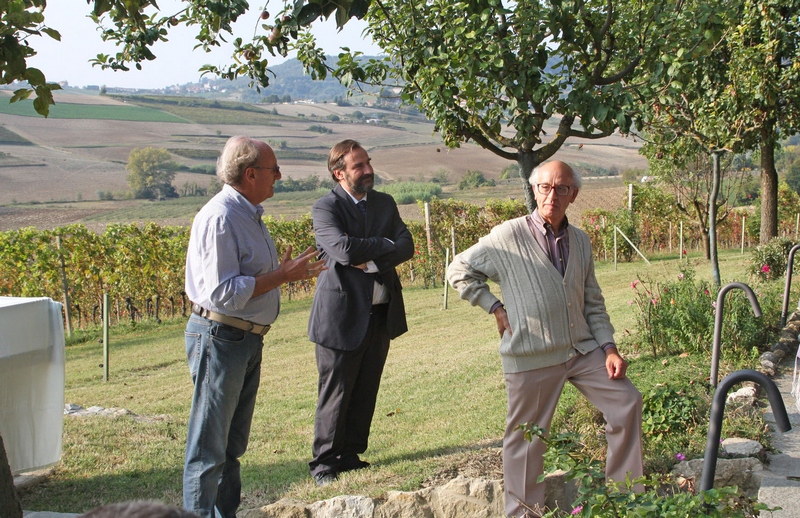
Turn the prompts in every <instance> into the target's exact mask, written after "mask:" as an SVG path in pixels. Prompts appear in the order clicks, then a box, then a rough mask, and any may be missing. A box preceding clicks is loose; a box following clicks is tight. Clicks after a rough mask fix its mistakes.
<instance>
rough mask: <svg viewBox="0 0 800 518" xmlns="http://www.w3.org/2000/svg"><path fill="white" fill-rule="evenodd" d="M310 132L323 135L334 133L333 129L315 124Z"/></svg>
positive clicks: (309, 129) (310, 128) (309, 128)
mask: <svg viewBox="0 0 800 518" xmlns="http://www.w3.org/2000/svg"><path fill="white" fill-rule="evenodd" d="M308 131H313V132H314V133H323V134H327V133H333V130H332V129H330V128H328V127H326V126H322V125H320V124H314V125H313V126H309V127H308Z"/></svg>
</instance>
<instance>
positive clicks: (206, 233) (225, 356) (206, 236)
mask: <svg viewBox="0 0 800 518" xmlns="http://www.w3.org/2000/svg"><path fill="white" fill-rule="evenodd" d="M217 176H218V177H219V179H220V180H221V181H222V183H223V184H224V185H223V188H222V191H220V192H219V193H218V194H217V195H216V196H214V197H213V198H212V199H211V200H210V201H209V202H208V203H207V204H206V205H205V206H204V207H203V208H202V209H201V210H200V212H198V213H197V216H196V217H195V219H194V223H193V225H192V233H191V236H190V238H189V250H188V252H187V256H186V294H187V295H188V296H189V299H190V300H191V301H192V302H193V304H192V316H191V317H190V319H189V322H188V324H187V325H186V333H185V334H186V355H187V358H188V361H189V370H190V372H191V375H192V381H193V383H194V394H193V396H192V410H191V413H190V415H189V426H188V428H189V429H188V434H187V440H186V462H185V465H184V471H183V505H184V507H185V508H186V509H187V510H189V511H192V512H195V513H197V514H198V515H200V516H202V517H204V518H214V517H215V516H217V517H222V518H235V516H236V509H237V508H238V507H239V503H240V501H241V476H240V468H239V457H241V456H242V455H243V454H244V452H245V450H246V449H247V441H248V438H249V436H250V423H251V421H252V418H253V410H254V408H255V401H256V393H257V392H258V385H259V380H260V377H261V349H262V347H263V344H264V335H265V334H267V331H269V329H270V326H271V325H272V323H273V322H274V321H275V319H276V318H277V317H278V312H279V310H280V286H281V284H285V283H287V282H292V281H298V280H305V279H311V278H313V277H316V276H317V275H319V273H320V272H321V271H322V270H324V269H326V267H325V266H324V263H323V262H321V261H319V262H311V261H312V259H314V258H315V257H316V255H317V252H316V250H315V249H314V247H309V248H308V249H307V250H305V251H304V252H303V253H302V254H300V255H299V256H297V257H296V258H295V259H292V258H291V253H292V249H291V247H288V249H287V250H286V253H285V254H284V255H283V257H282V258H280V260H279V258H278V254H277V251H276V249H275V243H274V242H273V240H272V238H271V237H270V235H269V232H268V231H267V228H266V226H264V222H263V221H262V219H261V216H262V214H263V213H264V209H263V208H262V207H261V205H260V204H261V202H263V201H265V200H266V199H268V198H271V197H272V195H273V194H274V193H275V190H274V185H275V182H276V181H277V180H279V179H280V178H281V171H280V168H279V167H278V162H277V159H276V157H275V153H274V152H273V151H272V149H271V148H270V147H269V146H268V145H267V144H265V143H264V142H260V141H257V140H253V139H250V138H247V137H241V136H238V137H231V138H230V139H229V140H228V142H227V143H226V144H225V147H224V149H223V150H222V154H221V155H220V157H219V160H218V161H217Z"/></svg>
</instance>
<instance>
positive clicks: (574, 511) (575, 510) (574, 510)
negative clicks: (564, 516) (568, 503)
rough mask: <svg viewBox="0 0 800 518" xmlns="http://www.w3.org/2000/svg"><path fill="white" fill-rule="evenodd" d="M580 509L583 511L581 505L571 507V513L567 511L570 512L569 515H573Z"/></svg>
mask: <svg viewBox="0 0 800 518" xmlns="http://www.w3.org/2000/svg"><path fill="white" fill-rule="evenodd" d="M581 511H583V506H582V505H579V506H578V507H576V508H575V509H573V510H572V512H571V513H569V514H571V515H573V516H575V515H576V514H579V513H580V512H581Z"/></svg>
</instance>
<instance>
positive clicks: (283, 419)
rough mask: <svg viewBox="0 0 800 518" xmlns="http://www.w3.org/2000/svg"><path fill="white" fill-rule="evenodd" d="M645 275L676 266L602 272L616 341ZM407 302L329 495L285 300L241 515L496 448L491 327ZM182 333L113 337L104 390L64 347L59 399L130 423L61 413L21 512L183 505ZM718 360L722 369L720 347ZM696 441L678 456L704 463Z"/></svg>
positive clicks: (424, 297) (95, 359) (84, 351)
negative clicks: (318, 480) (314, 461)
mask: <svg viewBox="0 0 800 518" xmlns="http://www.w3.org/2000/svg"><path fill="white" fill-rule="evenodd" d="M734 252H735V253H734ZM697 262H698V265H697V272H698V277H706V276H710V268H709V267H708V265H707V264H706V263H705V261H702V260H697ZM744 264H745V260H744V259H743V258H742V256H740V255H739V254H738V252H737V251H727V252H724V253H723V257H722V261H721V271H722V276H723V282H728V281H730V280H733V279H737V280H742V279H744V274H743V273H742V272H743V269H744ZM706 270H708V271H706ZM644 271H647V272H649V273H650V274H651V275H652V276H654V277H655V276H662V275H663V276H667V277H668V276H671V275H674V274H677V272H678V265H677V261H676V260H674V259H672V260H670V259H669V258H667V259H661V260H658V259H656V260H653V266H651V267H647V266H646V265H645V264H644V263H642V262H636V263H628V264H623V263H621V264H619V265H618V268H617V270H614V265H613V263H599V264H598V265H597V274H598V279H599V281H600V284H601V285H602V286H603V288H604V292H605V294H606V298H607V302H608V306H609V310H610V313H611V315H612V321H613V322H614V324H615V326H616V327H617V329H618V335H617V336H618V337H619V336H621V334H620V333H624V329H632V328H633V326H635V316H634V314H633V309H632V308H631V306H629V305H628V300H629V299H630V291H631V290H630V283H631V281H632V280H633V279H634V278H635V277H636V275H637V273H639V272H644ZM404 294H405V299H406V307H407V312H408V321H409V332H408V333H407V334H405V335H403V336H402V337H400V338H399V339H397V340H395V341H393V342H392V347H391V350H390V353H389V358H388V361H387V365H386V369H385V372H384V377H383V384H382V387H381V392H380V395H379V398H378V407H377V411H376V415H375V419H374V421H373V432H372V435H371V437H370V447H369V449H368V450H367V452H366V454H365V455H364V458H365V459H367V460H369V461H370V462H371V463H372V464H373V467H372V468H371V469H369V470H364V471H360V472H353V473H348V474H345V475H343V476H342V477H341V479H340V480H339V481H338V482H337V483H334V484H332V485H330V486H328V487H325V488H317V487H316V486H315V485H314V484H313V482H312V480H311V479H310V478H309V476H308V467H307V462H308V460H309V458H310V452H311V442H312V436H313V419H314V410H315V404H316V382H317V374H316V366H315V361H314V348H313V344H311V343H310V342H309V341H308V338H307V334H306V326H307V323H308V314H309V308H310V302H311V300H310V298H308V299H303V300H294V301H286V302H284V304H283V307H282V310H281V316H280V317H279V319H278V322H277V323H276V325H275V326H274V327H273V330H272V331H271V332H270V333H269V334H268V335H267V336H266V337H265V348H264V355H263V364H262V378H261V389H260V392H259V398H258V402H257V407H256V412H255V418H254V422H253V427H252V433H251V441H250V446H249V449H248V452H247V453H246V454H245V456H244V457H243V458H242V469H243V481H244V488H243V493H244V501H243V503H242V508H254V507H260V506H263V505H266V504H268V503H271V502H273V501H275V500H277V499H279V498H282V497H294V498H298V499H301V500H304V501H313V500H319V499H325V498H330V497H332V496H335V495H338V494H363V495H369V496H373V497H378V496H381V495H384V494H385V493H386V491H388V490H398V489H399V490H414V489H417V488H419V487H420V485H421V484H422V483H423V482H424V481H425V480H426V479H429V478H431V477H434V476H435V475H437V474H438V473H441V472H443V471H446V470H447V469H448V468H451V467H452V463H453V459H454V458H455V456H457V455H459V454H463V452H470V451H476V450H480V449H482V448H486V447H487V446H494V447H497V446H499V445H500V439H501V437H502V434H503V428H504V421H505V404H506V396H505V387H504V381H503V375H502V371H501V367H500V359H499V357H498V354H497V351H496V350H497V345H498V340H497V337H496V329H495V326H494V323H493V319H492V318H491V317H489V316H488V315H486V314H484V313H483V312H482V311H481V310H480V309H477V308H473V307H471V306H469V305H468V304H467V303H465V302H463V301H461V300H459V299H458V297H457V294H456V292H455V291H453V290H450V291H449V308H448V309H447V310H444V309H442V302H443V289H442V288H441V286H440V287H438V288H436V289H422V288H416V287H408V288H407V289H406V290H405V292H404ZM709 311H710V308H709ZM184 324H185V322H184V320H182V319H178V320H174V321H170V322H167V323H165V324H163V325H161V326H155V325H154V324H147V323H143V324H140V325H139V326H137V327H138V328H137V329H135V330H130V329H125V328H123V327H120V328H113V329H112V336H111V360H110V362H109V363H110V380H109V382H107V383H104V382H103V381H102V368H101V367H100V366H99V365H100V363H101V362H102V346H101V345H100V344H99V343H97V342H96V341H95V340H90V341H87V342H85V343H82V344H74V345H70V346H68V348H67V366H66V374H67V381H66V402H67V403H75V404H79V405H81V406H83V407H87V408H88V407H90V406H93V405H99V406H102V407H106V408H109V407H115V408H125V409H128V410H130V411H131V412H133V413H134V414H135V416H133V415H128V416H122V417H97V416H94V417H89V416H86V417H74V416H65V418H64V453H63V456H62V461H61V464H60V465H59V466H58V467H57V468H56V470H55V474H54V475H53V476H52V477H50V478H49V479H48V480H47V481H46V482H44V483H43V484H42V485H40V486H37V487H35V488H33V489H31V490H27V491H25V492H24V493H23V494H22V503H23V508H25V509H26V510H48V511H60V512H73V513H78V512H85V511H87V510H89V509H91V508H92V507H94V506H96V505H99V504H101V503H109V502H116V501H123V500H129V499H156V500H161V501H164V502H168V503H172V504H180V500H181V472H182V464H183V450H184V445H185V438H186V421H187V417H188V414H189V405H190V398H191V381H190V378H189V372H188V367H187V366H186V360H185V352H184V344H183V333H182V330H183V327H184ZM623 350H624V349H623ZM722 356H723V360H725V354H724V350H723V355H722ZM709 358H710V353H709V354H707V355H704V356H700V355H694V356H692V355H689V356H686V357H677V356H676V357H669V358H652V357H651V356H650V355H649V354H646V353H645V354H642V355H641V356H640V357H638V358H631V367H630V371H629V372H630V375H631V378H632V379H633V381H634V383H635V384H636V385H637V386H638V387H639V389H640V390H641V391H642V392H643V393H646V392H647V391H648V390H650V389H651V388H653V387H655V386H656V385H657V384H659V383H669V382H672V381H674V380H687V379H691V380H695V381H696V382H697V383H698V384H703V383H705V381H704V378H705V377H707V376H708V370H709V363H710V362H709ZM733 368H741V367H740V366H736V365H730V364H729V363H727V362H726V361H723V365H722V368H721V372H722V373H724V372H726V369H727V370H729V369H733ZM576 405H581V403H580V401H579V398H578V396H577V394H576V391H574V390H567V391H566V392H565V396H564V397H563V398H562V404H561V409H560V412H561V414H562V415H566V416H569V415H570V413H571V412H572V411H573V410H572V409H573V408H574V407H575V406H576ZM703 419H705V420H706V421H707V419H708V414H707V413H706V414H705V416H704V417H703ZM562 421H564V419H563V418H562ZM567 421H568V419H567ZM702 426H704V425H702V424H701V425H700V428H702ZM758 426H759V425H758V424H757V423H756V424H755V427H756V428H757V427H758ZM762 428H763V426H762ZM674 433H675V434H678V435H679V434H685V433H686V430H675V432H674ZM726 433H728V431H727V430H725V429H724V430H723V437H724V436H725V434H726ZM753 438H762V437H753ZM701 439H702V440H697V441H695V442H696V444H692V445H690V447H689V449H688V450H686V451H685V452H684V453H688V454H692V453H694V454H695V455H697V454H699V455H702V450H703V447H704V440H705V438H704V436H703V437H702V438H701ZM487 476H491V477H492V478H495V477H497V474H488V475H487Z"/></svg>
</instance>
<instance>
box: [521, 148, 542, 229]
mask: <svg viewBox="0 0 800 518" xmlns="http://www.w3.org/2000/svg"><path fill="white" fill-rule="evenodd" d="M517 164H519V177H520V180H522V192H523V194H524V195H525V206H526V207H527V208H528V212H529V213H531V214H532V213H533V211H534V210H535V209H536V198H535V197H534V196H533V187H531V174H532V173H533V169H534V168H535V167H536V166H538V165H539V162H537V161H536V159H535V158H534V155H533V153H522V152H520V154H519V160H518V161H517Z"/></svg>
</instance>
